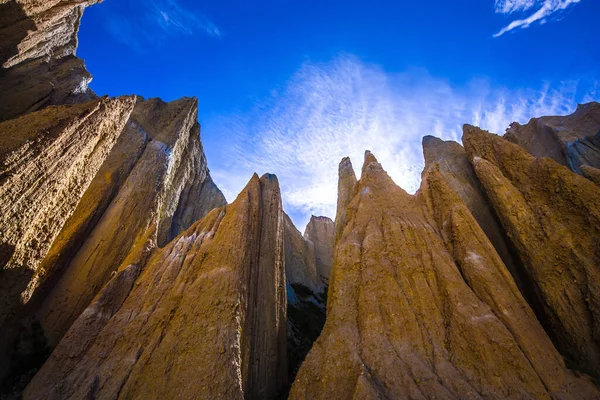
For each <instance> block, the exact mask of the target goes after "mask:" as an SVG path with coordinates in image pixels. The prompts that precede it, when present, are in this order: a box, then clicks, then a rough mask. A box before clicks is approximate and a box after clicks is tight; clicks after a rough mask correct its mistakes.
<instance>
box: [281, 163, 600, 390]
mask: <svg viewBox="0 0 600 400" xmlns="http://www.w3.org/2000/svg"><path fill="white" fill-rule="evenodd" d="M342 164H343V165H344V168H340V172H341V173H340V180H341V185H345V186H350V185H348V184H347V182H346V180H347V179H346V176H347V175H349V173H348V167H347V160H344V161H342ZM355 193H356V194H355V196H354V197H353V198H352V199H351V201H349V202H348V205H347V207H346V210H345V215H346V223H345V225H344V226H342V227H339V231H341V233H340V236H339V237H338V239H337V241H336V247H335V252H334V261H333V271H332V278H331V282H330V285H331V286H330V289H329V298H328V309H327V321H326V324H325V327H324V329H323V333H322V334H321V336H320V337H319V339H318V340H317V342H315V344H314V346H313V348H312V350H311V352H310V353H309V355H308V356H307V359H306V361H305V362H304V363H303V365H302V367H301V368H300V371H299V373H298V376H297V378H296V381H295V382H294V385H293V387H292V391H291V395H290V398H307V397H308V398H324V399H325V398H431V397H438V398H452V397H457V398H470V397H473V398H476V397H480V396H481V397H497V398H523V397H532V398H548V397H561V396H563V397H571V398H594V397H596V396H598V392H597V389H596V388H595V387H594V386H593V384H591V382H590V381H589V380H588V379H586V378H577V377H575V376H574V375H573V374H572V373H570V372H569V371H568V370H567V369H566V367H565V365H564V363H563V360H562V358H561V357H560V355H559V354H558V352H557V351H556V350H555V348H554V346H553V344H552V342H551V341H550V339H549V338H548V336H547V335H546V334H545V332H544V330H543V328H542V326H541V325H540V324H539V322H538V321H537V319H536V317H535V315H534V314H533V312H532V311H531V309H530V308H529V307H528V305H527V303H526V302H525V300H524V299H523V297H522V295H521V293H520V292H519V290H518V288H517V286H516V285H515V283H514V280H513V279H512V277H511V275H510V274H509V272H508V270H507V269H506V267H505V266H504V264H503V263H502V260H501V258H500V257H499V256H498V254H497V252H496V251H495V249H494V247H493V246H492V245H491V243H490V242H489V240H488V238H487V236H486V235H485V234H484V232H483V231H482V230H481V228H480V227H479V224H477V222H476V221H475V219H474V218H473V216H472V215H471V213H470V212H469V211H468V208H467V207H466V206H465V204H464V203H463V202H462V200H460V198H459V197H458V196H457V195H456V193H455V192H454V191H453V190H452V189H451V188H450V186H449V185H448V184H447V182H446V181H445V179H444V177H443V175H442V174H441V173H440V171H439V168H438V167H434V168H431V169H430V170H429V171H428V173H427V174H426V176H425V179H424V181H423V184H422V187H421V190H420V191H419V193H418V194H417V195H416V196H411V195H409V194H407V193H406V192H404V191H403V190H402V189H400V188H399V187H397V186H396V185H395V184H394V183H393V182H392V180H391V179H390V178H389V176H388V175H387V174H386V173H385V171H383V169H382V167H381V165H380V164H379V163H378V162H377V160H376V159H375V157H374V156H373V155H372V154H370V153H368V152H367V154H366V155H365V163H364V166H363V170H362V176H361V179H360V181H358V183H357V184H356V185H355ZM339 214H340V212H339V211H338V215H339Z"/></svg>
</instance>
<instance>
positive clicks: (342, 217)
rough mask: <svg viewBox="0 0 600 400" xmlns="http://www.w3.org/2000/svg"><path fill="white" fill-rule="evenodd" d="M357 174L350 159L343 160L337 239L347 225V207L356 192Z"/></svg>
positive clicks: (336, 220)
mask: <svg viewBox="0 0 600 400" xmlns="http://www.w3.org/2000/svg"><path fill="white" fill-rule="evenodd" d="M356 183H357V179H356V174H355V173H354V168H352V162H351V161H350V158H349V157H344V158H342V161H341V162H340V165H339V168H338V201H337V211H336V214H335V236H336V237H337V236H338V235H339V234H340V233H341V232H342V231H343V230H344V226H345V225H346V207H347V206H348V203H350V200H352V198H353V197H354V194H355V192H356Z"/></svg>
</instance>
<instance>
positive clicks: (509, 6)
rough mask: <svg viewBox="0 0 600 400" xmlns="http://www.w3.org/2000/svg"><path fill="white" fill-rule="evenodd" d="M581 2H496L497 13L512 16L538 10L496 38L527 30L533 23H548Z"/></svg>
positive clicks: (495, 35) (513, 24)
mask: <svg viewBox="0 0 600 400" xmlns="http://www.w3.org/2000/svg"><path fill="white" fill-rule="evenodd" d="M580 1H581V0H495V3H494V6H495V11H496V13H499V14H505V15H511V14H514V13H516V12H525V11H530V10H532V9H534V8H535V9H536V10H535V12H533V13H532V14H530V15H529V16H528V17H526V18H522V19H516V20H514V21H512V22H511V23H510V24H508V25H507V26H505V27H504V28H502V29H501V30H500V31H499V32H498V33H496V34H494V37H499V36H502V35H504V34H505V33H506V32H510V31H512V30H514V29H525V28H528V27H529V26H531V24H533V23H536V22H538V23H540V24H543V23H546V22H547V21H548V20H549V19H550V18H554V17H556V16H558V15H559V14H560V13H561V12H562V11H564V10H566V9H567V8H569V7H570V6H572V5H574V4H577V3H579V2H580Z"/></svg>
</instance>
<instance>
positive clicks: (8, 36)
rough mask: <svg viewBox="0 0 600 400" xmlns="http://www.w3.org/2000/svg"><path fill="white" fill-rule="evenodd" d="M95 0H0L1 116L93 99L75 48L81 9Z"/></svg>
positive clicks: (86, 75) (3, 118)
mask: <svg viewBox="0 0 600 400" xmlns="http://www.w3.org/2000/svg"><path fill="white" fill-rule="evenodd" d="M98 2H99V1H98V0H34V1H32V0H16V1H7V0H3V1H0V43H1V44H2V46H0V121H5V120H8V119H12V118H17V117H19V116H22V115H24V114H25V113H29V112H33V111H37V110H40V109H42V108H44V107H46V106H49V105H62V104H74V103H82V102H87V101H91V100H94V99H95V98H96V95H95V94H94V93H93V91H91V90H90V89H89V87H88V85H89V83H90V81H91V80H92V77H91V75H90V74H89V72H88V71H87V70H86V69H85V65H84V63H83V61H82V60H80V59H78V58H77V57H75V51H76V48H77V31H78V30H79V24H80V20H81V16H82V13H83V10H84V8H85V7H86V6H89V5H91V4H95V3H98Z"/></svg>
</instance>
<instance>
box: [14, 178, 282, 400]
mask: <svg viewBox="0 0 600 400" xmlns="http://www.w3.org/2000/svg"><path fill="white" fill-rule="evenodd" d="M283 230H284V226H283V214H282V209H281V197H280V194H279V185H278V182H277V178H275V177H274V176H273V175H265V176H263V177H262V178H260V179H259V178H258V176H256V175H255V176H254V177H253V178H252V179H251V180H250V182H249V183H248V185H247V186H246V188H245V189H244V190H243V191H242V192H241V193H240V194H239V196H238V198H237V199H236V201H234V202H233V203H232V204H230V205H228V206H225V207H221V208H217V209H214V210H213V211H211V212H210V213H209V214H208V215H207V216H206V217H204V218H203V219H201V220H200V221H198V222H196V223H195V224H193V225H192V227H190V228H189V229H188V230H187V231H185V232H184V233H183V234H181V235H180V236H179V237H177V238H176V239H175V240H173V241H171V242H170V243H169V244H168V245H167V246H165V247H164V248H162V249H159V250H157V251H155V252H154V253H153V254H152V256H151V257H150V258H149V259H148V261H147V262H146V263H145V264H132V265H129V266H126V267H125V268H123V269H121V270H120V271H119V272H118V273H117V274H116V275H115V276H114V277H113V278H112V279H111V280H110V281H109V283H108V284H107V285H106V286H105V288H104V289H103V291H101V292H100V294H99V295H98V296H97V297H96V298H95V299H94V301H93V302H92V303H91V304H90V306H89V307H88V308H86V309H85V311H84V312H83V313H82V314H81V316H80V317H79V318H78V319H77V320H76V321H75V323H74V324H73V325H72V326H71V328H70V329H69V331H68V333H67V334H66V335H65V336H64V338H63V339H62V341H61V342H60V343H59V345H58V346H57V348H56V350H55V351H54V352H53V353H52V356H51V357H50V359H49V360H48V361H47V362H46V364H45V365H44V367H43V368H42V369H41V370H40V372H38V374H37V375H36V376H35V378H34V379H33V380H32V382H31V383H30V384H29V386H28V387H27V389H26V390H25V393H24V398H25V399H29V398H31V399H37V398H47V399H52V398H56V399H67V398H84V397H90V396H91V397H93V398H96V397H98V398H131V397H134V398H148V397H151V398H174V397H177V398H195V397H197V396H200V397H201V398H243V397H245V398H251V399H252V398H255V399H268V398H274V397H275V395H276V394H277V393H278V391H279V390H280V389H281V387H282V385H283V384H284V383H285V379H286V372H287V371H286V298H285V274H284V249H283ZM138 275H139V277H138ZM136 277H137V279H136Z"/></svg>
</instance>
